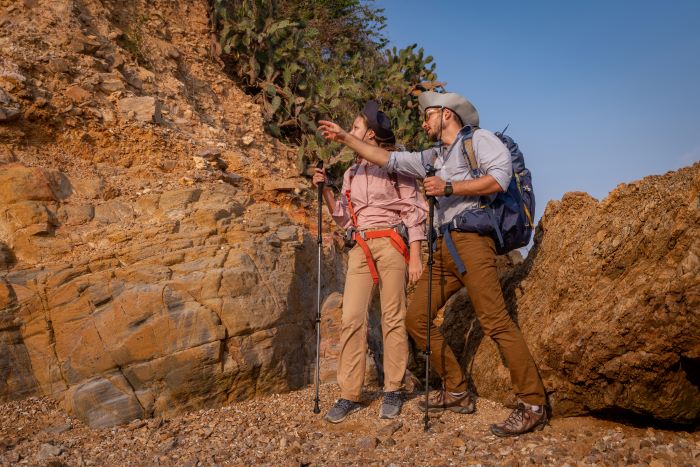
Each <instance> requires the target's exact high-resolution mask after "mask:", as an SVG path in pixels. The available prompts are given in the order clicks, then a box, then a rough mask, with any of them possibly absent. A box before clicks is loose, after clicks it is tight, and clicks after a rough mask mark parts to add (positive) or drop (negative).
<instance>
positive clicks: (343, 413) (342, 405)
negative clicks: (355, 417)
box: [323, 399, 362, 423]
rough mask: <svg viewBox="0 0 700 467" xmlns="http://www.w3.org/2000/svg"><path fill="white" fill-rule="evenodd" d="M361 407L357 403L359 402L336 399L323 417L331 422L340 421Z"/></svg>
mask: <svg viewBox="0 0 700 467" xmlns="http://www.w3.org/2000/svg"><path fill="white" fill-rule="evenodd" d="M361 408H362V406H361V405H360V404H359V402H353V401H349V400H347V399H338V400H337V401H336V402H335V405H334V406H333V407H331V409H330V410H329V411H328V413H326V416H325V417H323V418H325V419H326V421H329V422H331V423H340V422H342V421H343V420H345V419H346V418H347V417H348V415H350V414H351V413H355V412H357V411H358V410H360V409H361Z"/></svg>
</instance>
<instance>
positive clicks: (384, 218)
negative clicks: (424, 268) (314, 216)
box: [332, 161, 428, 243]
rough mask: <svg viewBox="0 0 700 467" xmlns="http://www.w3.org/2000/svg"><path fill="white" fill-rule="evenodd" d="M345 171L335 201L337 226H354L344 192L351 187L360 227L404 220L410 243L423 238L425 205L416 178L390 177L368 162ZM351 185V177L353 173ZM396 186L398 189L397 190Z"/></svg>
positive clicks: (371, 226) (364, 227)
mask: <svg viewBox="0 0 700 467" xmlns="http://www.w3.org/2000/svg"><path fill="white" fill-rule="evenodd" d="M359 164H360V165H359V167H358V168H357V170H355V165H353V166H351V167H350V168H349V169H348V170H346V171H345V175H344V176H343V188H342V191H341V193H340V199H337V200H336V202H335V209H334V210H333V213H332V215H333V219H334V220H335V221H336V222H337V223H338V225H341V226H343V228H345V229H349V228H350V227H352V226H353V222H352V217H351V215H350V209H349V207H348V200H347V197H346V196H345V192H346V190H347V189H348V187H350V199H351V200H352V207H353V209H354V211H355V215H356V216H357V224H358V227H359V228H360V229H371V228H375V227H386V226H390V225H397V224H399V223H401V222H403V223H404V225H405V226H406V228H407V229H408V241H409V243H411V242H414V241H416V240H425V238H426V235H425V219H426V213H427V212H428V204H427V203H426V201H425V199H424V198H423V195H422V194H421V193H420V192H419V191H418V188H417V186H416V180H415V179H414V178H412V177H407V176H405V175H397V176H396V178H395V180H396V182H397V183H396V184H395V183H394V180H392V179H391V178H390V177H389V174H388V173H387V171H386V169H384V168H383V167H379V166H377V165H375V164H372V163H369V162H367V161H362V162H360V163H359ZM353 173H354V174H355V176H354V177H352V185H351V183H350V178H351V176H352V174H353ZM396 185H398V191H399V193H397V192H396Z"/></svg>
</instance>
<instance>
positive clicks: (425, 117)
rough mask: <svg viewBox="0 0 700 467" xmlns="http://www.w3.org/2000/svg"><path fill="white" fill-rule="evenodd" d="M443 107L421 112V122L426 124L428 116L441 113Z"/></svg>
mask: <svg viewBox="0 0 700 467" xmlns="http://www.w3.org/2000/svg"><path fill="white" fill-rule="evenodd" d="M442 109H443V107H428V108H427V109H425V111H424V112H423V121H424V122H427V121H428V120H429V119H430V116H431V115H432V114H434V113H435V112H438V111H442Z"/></svg>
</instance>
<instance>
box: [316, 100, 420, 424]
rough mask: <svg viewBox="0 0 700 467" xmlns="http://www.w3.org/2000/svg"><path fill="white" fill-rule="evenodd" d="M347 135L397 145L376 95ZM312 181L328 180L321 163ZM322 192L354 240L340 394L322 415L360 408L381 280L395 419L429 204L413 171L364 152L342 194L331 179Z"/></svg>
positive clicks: (389, 413)
mask: <svg viewBox="0 0 700 467" xmlns="http://www.w3.org/2000/svg"><path fill="white" fill-rule="evenodd" d="M350 134H352V135H354V136H356V137H358V138H360V139H362V140H363V141H365V142H367V143H369V144H373V145H377V146H381V147H384V148H386V149H390V150H391V149H393V146H394V144H395V138H394V134H393V132H392V130H391V123H390V122H389V119H388V118H387V116H386V115H385V114H384V113H383V112H381V111H380V110H379V107H378V105H377V103H376V102H374V101H369V102H367V104H366V105H365V108H364V109H363V111H362V113H361V114H360V115H358V116H357V118H355V121H354V123H353V125H352V130H351V131H350ZM313 182H314V184H316V185H318V183H320V182H323V183H326V177H325V172H324V171H323V169H316V174H315V175H314V177H313ZM323 198H324V201H325V203H326V206H327V207H328V209H329V211H330V212H331V213H332V215H333V219H334V220H335V221H336V223H337V224H338V225H340V226H342V227H343V228H345V229H347V230H348V231H349V239H350V240H351V242H353V241H354V242H355V245H354V246H353V247H352V249H351V250H350V253H349V256H348V272H347V276H346V280H345V291H344V295H343V312H342V330H341V350H340V358H339V361H338V384H339V386H340V391H341V398H340V399H339V400H338V401H336V403H335V405H334V406H333V407H332V408H331V409H330V410H329V411H328V413H327V414H326V416H325V419H326V420H327V421H329V422H331V423H339V422H342V421H343V420H345V418H346V417H347V416H348V415H350V414H351V413H353V412H355V411H357V410H359V409H360V408H361V405H360V403H359V401H360V396H361V392H362V383H363V379H364V375H365V354H366V352H367V312H368V308H369V305H370V302H371V298H372V292H373V290H374V285H375V284H376V285H378V287H379V294H380V301H381V307H382V317H381V323H382V335H383V340H384V400H383V402H382V405H381V408H380V411H379V416H380V418H394V417H396V416H398V414H399V413H400V412H401V406H402V404H403V400H402V397H401V391H400V388H401V384H402V381H403V377H404V373H405V371H406V365H407V361H408V337H407V334H406V327H405V323H404V319H405V317H406V276H408V280H409V281H410V282H411V283H414V282H416V281H418V278H419V277H420V276H421V273H422V271H423V266H422V263H421V257H420V249H421V241H422V240H425V218H426V212H427V204H426V203H425V200H424V199H423V197H422V195H421V194H420V193H419V192H418V190H417V188H416V182H415V180H414V179H413V178H409V177H404V176H401V175H399V176H398V177H397V176H394V175H391V176H390V175H389V174H388V173H387V172H386V170H385V169H384V168H383V167H379V166H376V165H374V164H371V163H369V162H367V161H364V160H362V159H359V158H358V159H356V160H355V163H354V164H353V165H352V166H351V167H350V168H349V169H348V170H347V171H346V172H345V175H344V177H343V187H342V191H341V193H340V199H338V200H336V199H335V197H334V195H333V191H332V190H331V189H330V188H328V186H327V185H326V188H324V191H323ZM405 237H407V238H405ZM406 241H407V242H408V246H407V245H406Z"/></svg>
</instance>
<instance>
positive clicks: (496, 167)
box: [474, 130, 513, 191]
mask: <svg viewBox="0 0 700 467" xmlns="http://www.w3.org/2000/svg"><path fill="white" fill-rule="evenodd" d="M474 152H475V153H476V154H477V157H478V158H479V167H480V168H481V169H482V170H483V172H484V173H485V174H487V175H491V176H492V177H493V178H494V179H495V180H496V182H497V183H498V184H499V185H500V187H501V188H502V189H503V191H506V190H507V189H508V185H509V184H510V179H511V177H512V176H513V163H512V162H511V157H510V151H508V148H507V147H506V146H505V144H503V143H502V142H501V140H500V139H498V137H497V136H496V135H494V134H493V133H491V132H490V131H486V130H477V132H476V133H475V134H474Z"/></svg>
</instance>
